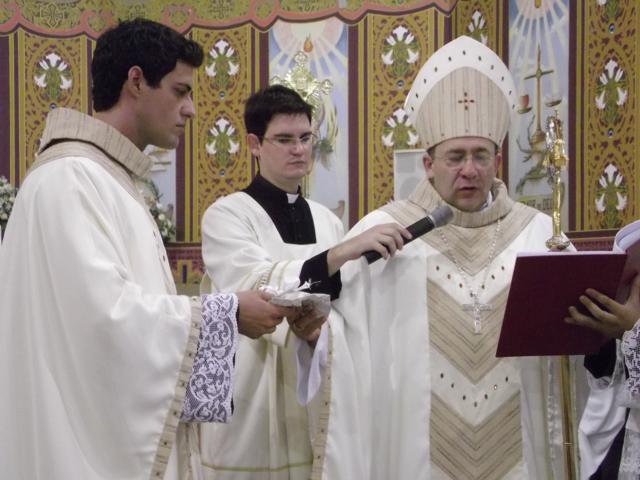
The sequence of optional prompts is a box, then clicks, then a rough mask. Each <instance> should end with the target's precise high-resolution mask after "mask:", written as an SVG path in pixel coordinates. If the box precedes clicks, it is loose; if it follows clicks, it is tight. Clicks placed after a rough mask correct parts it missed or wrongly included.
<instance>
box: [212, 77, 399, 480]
mask: <svg viewBox="0 0 640 480" xmlns="http://www.w3.org/2000/svg"><path fill="white" fill-rule="evenodd" d="M311 119H312V107H311V106H310V105H309V104H307V103H306V102H304V101H303V99H302V98H301V97H300V95H298V94H297V93H296V92H295V91H294V90H291V89H289V88H286V87H284V86H279V85H278V86H271V87H268V88H265V89H264V90H261V91H259V92H257V93H255V94H254V95H252V96H251V97H250V98H249V99H248V101H247V103H246V106H245V115H244V120H245V126H246V129H247V145H248V147H249V150H250V151H251V153H252V155H253V156H254V157H255V158H256V159H257V161H258V166H259V173H258V175H257V176H256V177H255V178H254V179H253V181H252V182H251V184H250V185H248V186H247V187H246V188H245V189H243V190H242V191H240V192H236V193H233V194H231V195H228V196H226V197H223V198H221V199H218V200H217V201H216V202H214V204H213V205H211V206H210V207H209V208H208V209H207V211H206V213H205V215H204V217H203V221H202V252H203V258H204V263H205V267H206V278H207V280H209V281H210V284H211V288H212V289H213V290H219V291H230V290H229V289H230V288H232V287H233V286H237V287H239V286H240V285H242V286H243V288H250V289H256V288H260V287H263V286H269V287H275V288H278V289H280V290H282V289H285V288H291V287H292V286H293V287H294V288H295V287H296V286H298V285H302V284H305V283H308V284H309V285H310V286H309V288H308V289H305V291H308V292H311V293H324V294H328V295H330V297H331V299H335V298H337V297H338V296H339V295H340V290H341V283H340V267H341V266H342V265H343V264H344V263H345V262H347V261H349V260H355V259H358V258H360V256H361V255H362V253H364V252H365V251H368V250H375V251H378V252H379V253H380V254H382V256H383V257H384V258H388V257H389V256H390V255H393V254H394V253H395V251H396V250H397V249H400V248H402V245H403V243H404V239H408V238H410V237H411V236H410V234H409V232H407V231H406V229H404V228H403V227H401V226H400V225H398V224H395V223H390V224H385V225H379V226H377V227H375V228H374V229H371V230H369V231H366V232H364V233H363V234H361V235H359V236H357V237H354V238H353V239H351V240H349V241H347V242H341V240H342V236H343V225H342V222H341V220H340V219H339V218H338V217H337V216H336V215H335V214H334V213H333V212H331V211H330V210H329V209H327V208H325V207H324V206H322V205H320V204H318V203H316V202H314V201H312V200H307V199H305V198H304V197H303V196H302V195H301V194H300V183H301V181H302V179H303V177H304V176H305V175H307V174H308V173H309V171H310V170H311V165H312V147H313V142H314V136H313V130H312V127H311ZM332 315H333V313H332V314H330V315H329V322H327V323H325V320H326V318H323V316H319V315H318V314H317V313H315V312H314V311H306V312H304V314H303V315H301V316H299V317H297V318H287V321H288V323H285V322H283V323H282V324H281V326H280V327H278V328H277V329H276V331H275V332H274V333H273V334H271V335H267V336H265V337H263V338H262V339H261V340H258V341H254V340H251V339H245V338H241V340H240V346H239V348H238V354H237V356H236V368H237V370H236V372H237V375H236V385H234V392H235V395H234V405H235V407H236V410H235V420H234V422H233V424H230V425H228V426H227V428H217V427H210V426H203V429H202V446H203V449H202V450H203V463H202V464H203V466H204V470H205V472H208V473H209V474H210V477H209V478H216V479H218V480H219V479H226V478H229V479H230V478H233V479H234V480H237V479H240V478H243V479H247V480H249V479H254V478H265V479H271V478H278V479H281V478H289V479H297V478H300V479H302V478H309V477H310V475H311V470H312V468H313V469H314V471H319V469H321V468H322V462H323V454H322V453H321V452H322V450H323V448H322V446H321V445H322V443H323V438H325V437H326V433H325V432H326V426H323V425H322V422H323V421H325V422H326V421H328V420H327V418H328V405H329V397H328V394H329V387H330V381H329V372H330V368H324V369H323V368H319V366H318V365H322V366H329V365H331V363H332V362H334V361H335V362H339V361H340V359H333V358H332V353H331V342H332V338H333V336H332V335H331V331H330V330H331V329H330V328H329V327H330V326H332V321H331V316H332ZM332 328H339V327H338V326H333V327H332ZM296 354H297V355H298V356H297V358H298V362H301V363H300V365H301V366H300V367H299V368H296V358H295V355H296ZM305 359H306V360H305ZM314 365H315V367H314ZM307 367H309V368H307ZM314 368H315V370H313V369H314ZM312 370H313V371H312ZM314 372H315V373H314ZM322 375H324V379H323V378H322ZM314 379H315V380H314ZM321 380H322V382H321ZM318 390H319V393H318V394H317V395H315V397H314V394H315V392H318ZM312 397H314V398H313V400H312V401H311V403H310V404H309V407H305V406H303V405H301V403H305V402H307V401H310V400H311V399H312ZM320 404H321V405H320ZM247 452H251V455H248V454H247ZM256 472H261V473H260V476H259V477H257V476H256Z"/></svg>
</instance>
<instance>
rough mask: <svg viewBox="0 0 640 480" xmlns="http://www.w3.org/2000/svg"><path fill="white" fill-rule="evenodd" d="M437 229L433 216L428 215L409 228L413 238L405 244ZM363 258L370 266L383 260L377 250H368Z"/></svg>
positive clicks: (405, 242)
mask: <svg viewBox="0 0 640 480" xmlns="http://www.w3.org/2000/svg"><path fill="white" fill-rule="evenodd" d="M435 227H436V226H435V224H434V222H433V219H432V218H431V215H427V216H426V217H424V218H421V219H420V220H418V221H417V222H416V223H412V224H411V225H409V226H408V227H407V230H409V233H410V234H411V238H410V239H409V240H405V241H404V244H405V245H406V244H407V243H409V242H412V241H414V240H415V239H416V238H419V237H421V236H422V235H424V234H425V233H428V232H430V231H431V230H433V229H434V228H435ZM362 256H363V257H364V258H366V259H367V262H368V263H370V264H371V263H373V262H375V261H376V260H379V259H380V258H382V255H381V254H380V252H377V251H376V250H367V251H366V252H364V253H363V254H362Z"/></svg>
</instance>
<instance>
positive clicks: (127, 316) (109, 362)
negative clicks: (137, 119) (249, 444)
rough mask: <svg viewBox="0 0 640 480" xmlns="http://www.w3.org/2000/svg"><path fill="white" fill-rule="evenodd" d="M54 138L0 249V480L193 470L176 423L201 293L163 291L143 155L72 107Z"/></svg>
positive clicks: (142, 479) (54, 122) (165, 274)
mask: <svg viewBox="0 0 640 480" xmlns="http://www.w3.org/2000/svg"><path fill="white" fill-rule="evenodd" d="M61 140H64V141H62V142H61V143H57V144H52V146H50V147H49V148H47V149H46V150H45V151H44V153H43V154H41V155H40V156H39V157H37V159H36V162H35V164H34V165H33V166H32V169H31V171H30V173H29V174H28V176H27V178H26V180H25V181H24V182H23V184H22V185H21V188H20V193H19V195H18V200H17V201H16V204H15V208H14V211H13V214H12V218H11V221H10V222H9V227H8V229H7V232H6V236H5V242H4V244H3V246H2V248H1V249H0V273H1V276H2V278H3V279H5V281H10V282H11V285H12V288H10V289H9V288H3V289H0V319H2V321H0V352H2V353H1V355H0V358H2V361H0V382H1V383H2V385H3V388H2V389H1V390H0V391H1V392H2V393H0V472H1V473H0V476H2V477H3V478H12V479H16V480H17V479H24V480H38V479H42V480H45V479H46V480H52V479H53V480H75V479H82V480H103V479H125V478H126V479H128V480H147V479H150V478H165V479H176V478H181V479H188V478H192V476H191V474H190V471H191V467H192V466H193V465H194V464H191V465H190V462H191V461H192V460H193V458H192V455H191V454H194V455H195V457H196V458H197V444H193V443H191V444H190V443H189V442H188V441H187V433H188V432H187V427H186V426H185V425H184V424H182V423H179V419H180V415H181V411H182V403H183V398H184V395H185V386H186V383H187V382H188V381H189V378H190V375H191V369H192V363H193V358H194V355H195V352H196V349H197V344H198V335H199V330H200V323H201V314H200V299H196V300H194V301H190V299H189V298H187V297H184V296H178V295H176V294H175V285H174V283H173V278H172V275H171V271H170V268H169V264H168V262H167V258H166V252H165V250H164V247H163V245H162V241H161V239H160V235H159V233H158V231H157V228H156V226H155V223H154V222H153V219H152V218H151V217H150V214H149V212H148V209H147V207H146V205H145V204H144V201H142V200H141V198H140V194H139V193H138V192H137V190H136V188H135V186H134V184H133V181H132V179H131V175H130V173H129V171H131V172H133V173H136V174H138V175H142V174H144V173H145V172H146V171H147V170H148V169H149V168H150V166H151V160H150V159H149V158H148V157H146V156H145V155H143V154H142V153H141V152H140V151H139V150H138V149H137V148H136V147H135V146H134V145H133V144H132V143H131V142H130V141H129V140H128V139H127V138H126V137H124V136H123V135H121V134H120V133H119V132H118V131H117V130H115V129H114V128H112V127H110V126H109V125H107V124H105V123H103V122H100V121H99V120H96V119H93V118H91V117H88V116H86V115H83V114H81V113H79V112H75V111H72V110H67V109H56V110H54V111H53V112H52V113H51V114H50V115H49V117H48V119H47V126H46V128H45V134H44V136H43V139H42V143H41V145H42V146H43V147H44V146H46V145H48V144H49V143H51V142H54V143H55V142H56V141H61ZM69 140H75V141H69ZM98 147H99V148H98ZM114 160H117V162H116V161H114ZM123 166H126V168H127V169H128V170H125V168H123ZM150 247H151V248H150ZM192 433H193V432H192ZM178 450H180V453H178ZM170 458H171V460H170ZM165 473H166V474H165Z"/></svg>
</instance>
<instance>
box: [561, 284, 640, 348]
mask: <svg viewBox="0 0 640 480" xmlns="http://www.w3.org/2000/svg"><path fill="white" fill-rule="evenodd" d="M580 303H581V304H582V305H584V306H585V307H586V309H587V310H588V311H589V313H590V315H587V314H584V313H582V312H580V311H579V310H578V309H577V308H576V307H575V306H571V307H569V315H570V316H569V317H566V318H565V319H564V320H565V322H567V323H570V324H572V325H580V326H583V327H588V328H591V329H593V330H595V331H597V332H600V333H601V334H602V335H604V336H606V337H610V338H621V337H622V334H623V333H624V332H626V331H627V330H630V329H631V328H633V326H634V325H635V323H636V322H637V321H638V319H640V275H636V276H635V277H634V279H633V281H632V282H631V288H630V289H629V295H628V297H627V300H626V302H625V303H619V302H617V301H615V300H614V299H612V298H611V297H608V296H607V295H605V294H603V293H600V292H598V291H597V290H594V289H592V288H588V289H587V290H586V292H585V294H584V295H581V296H580Z"/></svg>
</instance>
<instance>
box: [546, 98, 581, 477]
mask: <svg viewBox="0 0 640 480" xmlns="http://www.w3.org/2000/svg"><path fill="white" fill-rule="evenodd" d="M567 162H568V158H567V155H566V153H565V147H564V139H563V132H562V121H561V120H560V117H559V114H558V111H557V110H556V112H555V115H553V116H550V117H547V125H546V155H545V159H544V166H545V167H546V168H547V172H548V174H549V180H550V183H551V186H552V189H553V193H552V197H553V198H552V213H551V218H552V221H553V232H552V236H551V238H549V239H548V240H547V241H546V246H547V248H548V249H549V250H551V251H562V250H564V249H565V248H567V247H568V246H569V240H568V239H566V238H564V236H563V235H562V225H561V216H560V212H561V207H562V195H563V188H562V180H561V178H560V174H561V173H562V169H563V168H566V166H567ZM559 369H560V407H561V410H562V439H563V449H562V450H563V456H564V474H565V475H564V478H565V479H567V480H577V478H578V466H577V459H578V452H577V443H576V441H575V435H574V405H573V397H574V395H573V388H572V386H573V375H572V372H571V361H570V358H569V357H568V356H567V355H563V356H561V357H560V361H559Z"/></svg>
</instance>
